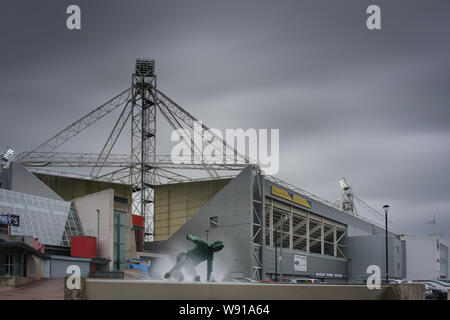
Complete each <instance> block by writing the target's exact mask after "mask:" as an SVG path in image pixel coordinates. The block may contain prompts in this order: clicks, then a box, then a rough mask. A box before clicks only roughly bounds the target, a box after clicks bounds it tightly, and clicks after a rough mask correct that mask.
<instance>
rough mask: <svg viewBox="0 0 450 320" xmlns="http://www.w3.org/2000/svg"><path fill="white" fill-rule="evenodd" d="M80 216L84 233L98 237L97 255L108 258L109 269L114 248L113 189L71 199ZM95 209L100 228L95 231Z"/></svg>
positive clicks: (110, 268)
mask: <svg viewBox="0 0 450 320" xmlns="http://www.w3.org/2000/svg"><path fill="white" fill-rule="evenodd" d="M73 202H74V203H75V207H76V209H77V211H78V215H79V217H80V221H81V225H82V226H83V231H84V233H85V234H92V236H94V237H97V238H98V239H99V246H98V256H99V257H101V258H106V259H110V260H111V262H110V263H109V270H107V271H110V270H112V268H113V250H114V243H113V241H114V238H113V236H114V234H113V228H114V190H112V189H109V190H104V191H100V192H97V193H93V194H90V195H87V196H85V197H81V198H76V199H74V200H73ZM96 209H99V210H100V228H99V233H98V232H97V224H98V216H97V211H96Z"/></svg>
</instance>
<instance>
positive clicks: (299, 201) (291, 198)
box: [272, 186, 311, 208]
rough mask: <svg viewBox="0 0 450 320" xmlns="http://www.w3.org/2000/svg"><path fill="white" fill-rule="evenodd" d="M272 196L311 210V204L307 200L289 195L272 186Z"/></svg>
mask: <svg viewBox="0 0 450 320" xmlns="http://www.w3.org/2000/svg"><path fill="white" fill-rule="evenodd" d="M272 194H273V195H275V196H277V197H280V198H283V199H286V200H289V201H292V202H295V203H297V204H299V205H302V206H304V207H307V208H311V202H310V201H308V200H306V199H304V198H302V197H299V196H298V195H296V194H293V193H289V192H287V191H286V190H283V189H280V188H277V187H275V186H272Z"/></svg>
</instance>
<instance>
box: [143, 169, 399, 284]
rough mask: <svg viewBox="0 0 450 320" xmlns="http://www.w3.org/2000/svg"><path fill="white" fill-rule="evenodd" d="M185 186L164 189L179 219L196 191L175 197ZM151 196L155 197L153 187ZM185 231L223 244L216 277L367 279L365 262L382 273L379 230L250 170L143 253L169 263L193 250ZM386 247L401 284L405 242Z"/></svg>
mask: <svg viewBox="0 0 450 320" xmlns="http://www.w3.org/2000/svg"><path fill="white" fill-rule="evenodd" d="M168 188H170V185H169V186H168ZM188 189H189V183H187V184H185V185H184V186H183V187H181V186H179V185H178V186H177V185H175V186H174V187H173V188H171V190H170V191H169V192H167V190H165V197H166V198H167V199H166V203H167V204H166V207H171V206H172V201H173V202H174V203H173V205H174V206H176V207H177V208H178V209H179V210H178V211H179V212H178V215H183V213H182V212H181V211H182V210H181V209H180V208H183V207H188V206H186V204H183V203H180V202H182V201H186V202H190V203H195V201H196V199H195V193H191V194H187V195H181V194H179V192H183V191H180V190H188ZM184 193H185V192H184ZM155 194H156V196H155V198H156V199H157V198H158V189H156V192H155ZM183 197H184V198H183ZM186 197H187V198H186ZM189 197H191V198H189ZM192 197H194V198H192ZM180 199H182V200H180ZM164 212H166V209H165V208H164V210H161V211H160V210H158V208H157V209H156V210H155V229H156V230H158V229H157V228H158V221H159V219H160V217H159V215H160V214H163V213H164ZM164 217H165V216H164ZM176 218H177V217H174V219H176ZM281 230H282V232H280V231H281ZM188 233H190V234H194V235H196V236H199V237H202V238H205V239H207V240H208V241H215V240H221V241H223V242H224V243H225V248H224V249H223V250H222V251H221V252H220V253H218V254H217V258H215V260H214V270H217V273H216V277H218V278H220V277H251V278H254V279H273V278H275V277H277V276H282V277H288V278H294V279H295V278H302V277H310V278H320V279H326V280H328V281H347V280H356V279H360V278H367V276H368V274H367V272H366V271H367V267H368V266H370V265H377V266H379V267H380V271H381V274H382V276H383V277H384V274H385V253H384V250H385V249H384V248H385V236H384V234H385V232H384V230H383V229H382V228H380V227H378V226H376V225H374V224H372V223H370V222H367V221H365V220H362V219H360V218H357V217H354V216H351V215H349V214H347V213H345V212H343V211H341V210H338V209H337V208H335V207H332V206H329V205H326V204H324V203H322V202H320V201H316V200H315V199H312V198H310V197H308V196H306V195H304V194H301V193H299V192H295V191H293V190H290V189H288V188H286V187H284V186H282V185H279V184H277V183H274V182H272V181H271V180H269V179H267V178H266V177H264V176H262V175H260V174H259V173H258V172H257V171H256V170H255V169H254V168H253V167H250V166H249V167H247V168H246V169H244V170H243V171H242V172H241V173H240V174H239V175H238V176H237V177H236V178H234V179H232V180H231V181H227V182H226V184H225V185H224V186H223V187H222V188H221V189H220V190H218V191H217V193H216V194H215V195H214V196H212V197H211V198H210V199H209V201H207V202H206V203H205V204H204V205H203V206H201V207H200V208H199V209H198V211H197V212H196V213H195V214H194V215H192V217H191V218H190V219H188V220H187V222H186V223H185V224H183V225H181V226H179V227H178V228H177V229H176V230H175V228H174V229H173V232H172V233H170V232H169V237H168V240H166V241H156V242H151V243H146V249H147V250H149V251H153V252H165V253H169V254H170V255H171V256H172V259H174V258H175V256H176V254H177V253H179V252H181V251H183V250H187V249H189V248H191V247H192V244H191V243H189V242H188V241H186V234H188ZM155 236H156V237H157V236H158V234H156V235H155ZM388 245H389V248H390V250H389V254H390V259H389V276H390V278H398V279H402V278H404V277H405V275H406V265H405V242H404V241H403V240H401V239H400V237H399V236H398V235H395V234H393V233H390V232H389V237H388ZM199 268H200V270H201V269H202V268H204V266H199ZM215 272H216V271H215Z"/></svg>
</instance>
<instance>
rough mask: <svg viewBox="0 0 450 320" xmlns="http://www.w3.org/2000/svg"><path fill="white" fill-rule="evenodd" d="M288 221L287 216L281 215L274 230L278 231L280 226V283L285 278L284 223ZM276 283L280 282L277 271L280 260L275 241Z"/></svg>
mask: <svg viewBox="0 0 450 320" xmlns="http://www.w3.org/2000/svg"><path fill="white" fill-rule="evenodd" d="M287 219H288V216H287V214H282V215H281V219H280V220H279V221H278V222H277V224H276V225H275V227H274V229H275V230H276V229H277V227H278V225H280V281H281V278H282V276H283V269H282V267H283V223H284V222H285V221H286V220H287ZM274 247H275V281H276V282H278V279H277V277H278V270H277V262H278V261H277V260H278V255H277V244H276V240H275V245H274Z"/></svg>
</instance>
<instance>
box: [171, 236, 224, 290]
mask: <svg viewBox="0 0 450 320" xmlns="http://www.w3.org/2000/svg"><path fill="white" fill-rule="evenodd" d="M186 239H188V240H191V241H192V242H193V243H195V244H196V246H195V248H193V249H190V250H188V251H186V252H181V253H180V254H179V255H178V256H177V262H176V263H175V265H174V266H173V267H172V269H170V271H169V272H167V273H166V274H165V275H164V278H165V279H168V278H169V277H175V275H177V274H178V278H179V280H180V281H181V280H182V279H183V276H182V274H181V272H180V269H182V268H184V269H185V271H186V273H187V274H189V275H192V276H194V279H195V280H196V281H199V280H200V277H199V276H197V273H196V271H195V266H196V265H197V264H199V263H200V262H203V261H205V260H207V263H208V270H207V277H206V279H207V281H208V282H209V280H210V278H211V273H212V271H213V259H214V253H215V252H218V251H220V250H222V249H223V247H224V245H223V242H222V241H215V242H212V243H209V242H207V241H205V240H203V239H201V238H198V237H196V236H193V235H191V234H188V235H186ZM180 274H181V276H180Z"/></svg>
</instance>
